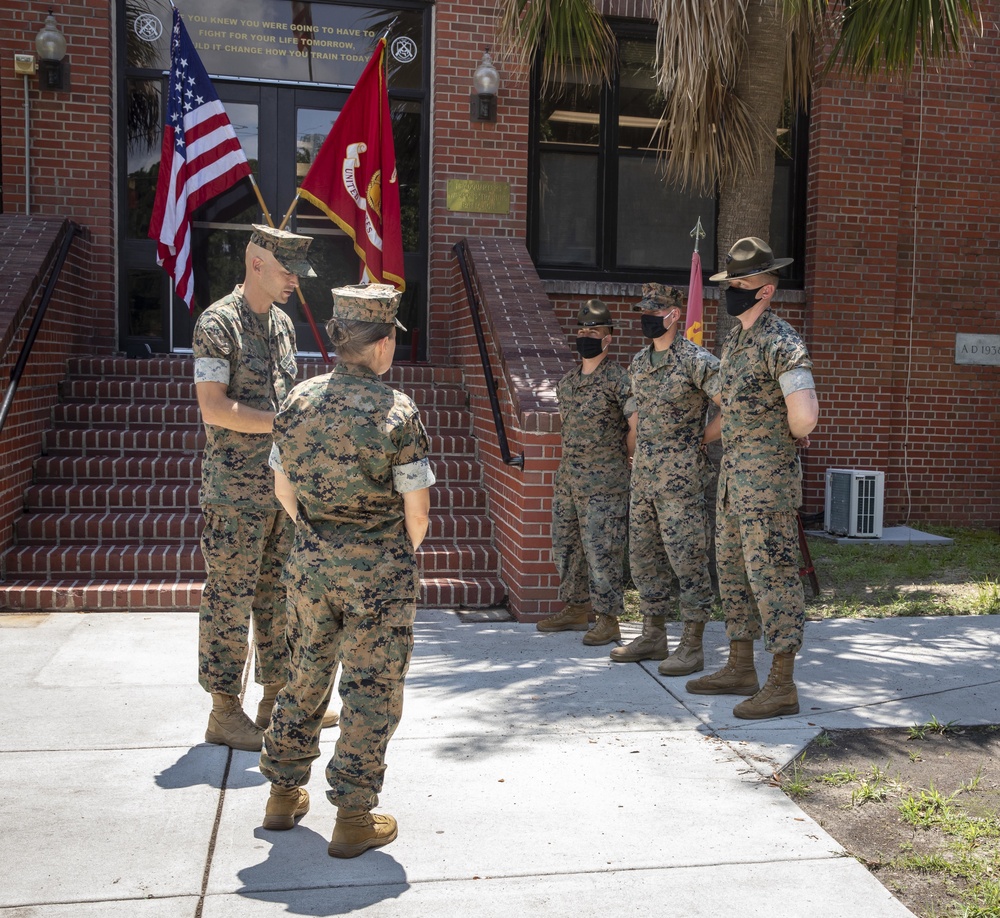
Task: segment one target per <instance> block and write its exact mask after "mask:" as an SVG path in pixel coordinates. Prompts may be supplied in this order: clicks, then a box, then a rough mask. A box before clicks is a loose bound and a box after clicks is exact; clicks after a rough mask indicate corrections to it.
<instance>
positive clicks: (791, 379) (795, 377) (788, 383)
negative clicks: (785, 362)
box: [778, 367, 816, 398]
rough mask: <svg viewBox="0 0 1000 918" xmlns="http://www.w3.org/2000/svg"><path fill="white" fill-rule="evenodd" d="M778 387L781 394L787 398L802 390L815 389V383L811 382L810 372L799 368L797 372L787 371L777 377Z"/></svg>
mask: <svg viewBox="0 0 1000 918" xmlns="http://www.w3.org/2000/svg"><path fill="white" fill-rule="evenodd" d="M778 385H780V386H781V394H782V395H783V396H784V397H785V398H788V396H789V395H791V394H792V393H793V392H799V391H800V390H802V389H815V388H816V383H815V381H814V380H813V375H812V370H809V369H806V368H805V367H799V368H798V369H797V370H789V371H788V372H787V373H782V374H781V375H780V376H779V377H778Z"/></svg>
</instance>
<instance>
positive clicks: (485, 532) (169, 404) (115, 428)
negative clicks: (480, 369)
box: [0, 356, 505, 612]
mask: <svg viewBox="0 0 1000 918" xmlns="http://www.w3.org/2000/svg"><path fill="white" fill-rule="evenodd" d="M324 371H325V367H324V366H323V365H322V364H321V363H319V362H318V361H303V362H302V364H301V366H300V378H302V377H304V376H312V375H315V374H318V373H322V372H324ZM191 379H192V360H191V359H190V358H184V357H176V356H175V357H162V358H161V357H157V358H151V359H146V360H129V359H125V358H120V357H119V358H108V357H105V358H77V359H73V360H71V361H70V362H69V375H68V378H67V379H66V380H65V381H64V383H63V384H62V392H61V398H60V401H59V403H58V404H57V405H56V406H55V408H54V409H53V412H52V426H51V428H50V429H49V430H47V431H46V433H45V437H44V446H43V455H42V456H41V457H39V459H38V460H37V461H36V462H35V466H34V470H35V471H34V483H33V484H32V485H31V486H30V487H29V488H28V489H27V491H26V492H25V495H24V506H25V513H24V515H23V516H22V517H21V518H20V519H19V520H18V522H17V525H16V530H15V545H14V547H13V548H12V549H10V550H9V551H8V552H7V553H6V555H5V556H4V557H3V559H2V561H3V564H2V574H3V581H2V582H0V610H5V611H24V612H36V611H53V610H61V611H75V610H81V611H82V610H85V609H86V610H100V611H113V610H119V611H124V610H128V611H135V612H142V611H172V610H183V609H196V608H197V607H198V603H199V601H200V599H201V589H202V582H203V579H204V563H203V561H202V557H201V550H200V547H199V542H198V540H199V538H200V535H201V513H200V510H199V508H198V489H199V486H200V481H201V450H202V447H203V445H204V433H203V432H202V429H201V419H200V415H199V412H198V406H197V402H196V400H195V393H194V384H193V383H192V382H191ZM386 380H387V381H388V382H389V383H390V384H391V385H393V386H396V387H397V388H400V389H402V390H403V391H405V392H407V393H408V394H409V395H410V396H411V397H412V398H413V399H414V400H415V401H416V403H417V405H418V406H419V407H420V412H421V417H422V418H423V421H424V425H425V426H426V428H427V433H428V435H429V436H430V441H431V455H432V461H433V464H434V472H435V474H436V476H437V479H438V480H437V484H436V485H435V486H434V487H433V488H432V489H431V520H430V530H429V532H428V536H427V539H426V541H425V542H424V543H423V545H422V546H421V548H420V552H419V555H418V560H419V564H420V570H421V577H422V590H421V597H420V602H421V605H423V606H428V607H440V608H483V607H489V606H495V605H499V604H500V603H502V602H503V600H504V596H505V591H504V587H503V585H502V584H501V582H500V580H499V577H498V570H499V557H498V554H497V552H496V550H495V549H494V547H493V544H492V526H491V523H490V520H489V517H488V516H487V512H486V497H487V495H486V490H485V489H484V488H483V486H482V474H481V470H480V466H479V464H478V462H477V459H476V446H475V440H474V438H473V437H472V436H471V430H472V420H471V415H470V414H469V412H468V410H467V408H466V402H467V398H466V393H465V390H464V388H463V381H462V377H461V373H460V371H459V370H457V369H454V368H449V367H429V366H416V365H400V366H395V367H393V369H392V370H391V371H390V372H389V374H388V375H387V377H386Z"/></svg>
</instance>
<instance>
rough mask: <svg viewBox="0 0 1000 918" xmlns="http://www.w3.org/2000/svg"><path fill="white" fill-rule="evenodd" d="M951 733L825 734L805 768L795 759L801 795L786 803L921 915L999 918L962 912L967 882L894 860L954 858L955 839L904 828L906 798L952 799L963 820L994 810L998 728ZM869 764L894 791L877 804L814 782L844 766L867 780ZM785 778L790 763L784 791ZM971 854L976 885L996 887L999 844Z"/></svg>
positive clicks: (998, 783) (849, 789)
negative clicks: (977, 869) (932, 793)
mask: <svg viewBox="0 0 1000 918" xmlns="http://www.w3.org/2000/svg"><path fill="white" fill-rule="evenodd" d="M952 729H954V728H952ZM952 729H949V730H947V731H946V732H944V733H940V732H928V733H927V734H926V735H925V736H924V738H923V739H915V738H910V737H909V735H908V732H907V731H906V730H835V731H830V733H829V734H827V736H828V737H829V739H830V740H832V745H825V746H824V745H820V744H817V743H816V742H814V743H813V744H812V745H810V746H809V748H808V749H807V750H806V754H805V759H804V761H800V760H796V761H797V762H799V764H798V768H797V777H798V779H799V780H800V781H806V782H808V785H809V793H808V794H806V795H804V796H796V797H795V800H796V802H797V803H798V805H799V806H800V807H801V808H802V809H803V810H805V811H806V813H808V814H809V815H810V816H812V817H813V819H815V820H816V821H817V822H818V823H819V824H820V825H822V826H823V828H824V829H825V830H826V831H827V832H828V833H829V834H830V835H832V836H833V837H834V838H835V839H836V840H837V841H838V842H840V844H841V845H842V846H843V847H844V848H845V849H846V850H847V851H848V853H849V854H851V855H853V856H854V857H856V858H858V860H860V861H861V863H863V864H864V865H865V866H866V867H868V869H869V870H871V871H872V873H873V875H874V876H875V877H876V878H877V879H878V880H879V881H880V882H881V883H882V884H883V885H884V886H885V887H886V888H887V889H888V890H889V891H890V892H892V893H893V895H895V896H896V897H897V898H898V899H899V900H900V901H901V902H902V903H903V904H904V905H906V907H907V908H909V909H910V910H911V911H912V912H914V913H915V914H916V915H919V916H921V918H944V916H961V915H963V914H974V915H976V916H980V915H983V916H985V915H994V916H998V918H1000V903H998V904H997V906H996V909H995V910H994V906H993V905H992V904H991V903H985V908H983V907H982V906H983V903H980V904H979V905H976V904H975V903H971V905H972V906H973V907H970V901H969V899H968V898H967V897H968V895H969V884H968V882H967V881H966V880H965V879H963V878H962V877H960V876H954V875H952V873H953V871H951V870H948V869H940V868H939V869H932V870H922V869H917V868H915V867H913V866H909V865H901V864H900V863H899V862H900V861H901V860H903V859H906V858H914V857H918V858H919V857H927V858H929V857H933V856H935V855H937V856H939V857H941V858H943V859H944V861H945V862H947V863H948V864H954V863H956V861H957V860H958V858H957V857H956V855H955V850H954V844H955V841H956V839H955V837H954V836H948V835H946V834H945V833H944V832H942V831H941V830H940V829H939V828H937V827H934V826H932V827H929V828H915V827H914V826H912V825H910V824H909V823H907V822H906V821H904V819H903V818H902V816H901V815H900V812H899V808H898V807H899V803H900V801H901V800H902V799H903V798H905V797H906V796H907V795H909V794H914V795H919V792H920V791H921V790H931V789H932V788H933V789H936V790H937V792H938V793H940V794H941V795H942V796H943V797H945V798H947V797H949V796H951V795H952V794H955V795H956V796H955V797H954V798H953V804H954V805H955V806H956V807H957V808H959V809H960V810H961V811H962V812H964V813H966V814H967V815H969V816H994V817H995V816H996V815H997V814H998V813H1000V728H998V727H985V728H981V727H967V728H957V729H956V730H955V732H952ZM821 742H823V740H822V738H821ZM873 767H877V768H879V769H882V770H883V771H884V772H885V773H886V774H887V775H888V777H889V778H890V779H891V781H894V782H898V785H899V787H895V786H893V788H892V790H891V791H890V793H889V796H888V797H887V799H886V800H885V801H883V802H868V803H863V804H858V803H857V802H852V793H853V792H855V791H856V790H857V789H858V788H859V782H858V781H852V782H850V783H847V784H844V785H842V786H833V785H830V784H828V783H824V782H823V781H821V780H820V778H821V776H823V775H830V774H832V773H834V772H837V771H841V770H849V769H854V770H856V771H857V772H859V773H860V775H861V777H862V778H864V777H866V776H870V775H871V773H872V769H873ZM792 778H793V768H792V766H791V765H789V766H788V767H787V768H786V769H785V771H784V774H783V784H784V785H786V787H787V785H788V783H789V781H790V780H791V779H792ZM973 854H974V857H975V858H976V859H977V861H979V862H982V863H983V864H984V865H985V867H984V870H985V874H983V875H981V878H982V876H985V877H986V878H987V879H989V878H990V877H991V878H992V882H993V883H994V884H996V883H1000V840H998V839H995V838H994V839H989V840H986V841H981V842H979V844H978V845H977V846H976V848H975V850H974V852H973ZM994 889H995V887H994ZM963 897H965V898H963ZM967 909H968V910H967Z"/></svg>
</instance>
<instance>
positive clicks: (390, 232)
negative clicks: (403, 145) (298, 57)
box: [289, 38, 406, 290]
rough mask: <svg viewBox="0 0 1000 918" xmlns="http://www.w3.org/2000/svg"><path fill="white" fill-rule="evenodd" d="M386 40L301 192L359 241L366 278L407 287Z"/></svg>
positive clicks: (341, 115) (318, 157)
mask: <svg viewBox="0 0 1000 918" xmlns="http://www.w3.org/2000/svg"><path fill="white" fill-rule="evenodd" d="M385 44H386V39H385V38H381V39H379V42H378V45H377V46H376V48H375V53H374V54H373V55H372V59H371V60H370V61H369V62H368V66H366V67H365V70H364V73H362V74H361V79H360V80H358V84H357V85H356V86H355V87H354V89H353V90H352V92H351V94H350V96H348V98H347V102H346V103H344V108H343V109H342V111H341V112H340V114H339V115H338V116H337V120H336V121H334V123H333V127H332V128H331V129H330V133H329V135H327V138H326V140H324V141H323V146H322V147H320V150H319V153H317V154H316V159H315V161H314V162H313V164H312V165H311V166H310V167H309V172H308V173H307V174H306V177H305V178H304V179H303V180H302V185H301V186H300V187H299V192H298V196H299V197H302V198H305V199H306V200H307V201H310V202H311V203H313V204H315V205H316V206H317V207H318V208H319V209H320V210H322V211H323V213H325V214H326V215H327V216H328V217H329V218H330V219H331V220H333V222H334V223H336V224H337V226H339V227H340V228H341V229H342V230H343V231H344V232H345V233H347V235H348V236H350V237H351V239H353V240H354V251H355V252H357V253H358V255H359V256H360V258H361V262H362V264H363V265H364V270H363V271H362V279H367V280H370V281H371V282H372V283H376V284H394V285H395V286H396V287H398V288H399V289H400V290H405V289H406V281H405V278H404V269H403V234H402V229H401V228H400V225H399V182H398V180H397V178H396V151H395V148H394V147H393V143H392V120H391V118H390V116H389V92H388V89H387V87H386V80H385V66H384V62H385ZM290 211H291V208H289V212H290Z"/></svg>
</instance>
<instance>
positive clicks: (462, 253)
mask: <svg viewBox="0 0 1000 918" xmlns="http://www.w3.org/2000/svg"><path fill="white" fill-rule="evenodd" d="M452 251H453V252H454V253H455V257H456V258H457V259H458V267H459V270H460V271H461V272H462V280H463V281H464V282H465V296H466V299H468V301H469V311H470V312H471V313H472V327H473V328H474V329H475V331H476V343H477V344H478V345H479V359H480V360H481V361H482V364H483V376H484V377H485V378H486V391H487V393H488V394H489V397H490V408H491V409H492V410H493V423H494V424H495V425H496V429H497V441H498V443H499V445H500V458H501V459H503V461H504V464H505V465H513V466H515V467H517V468H519V469H523V468H524V454H523V453H522V454H521V455H518V456H513V455H511V452H510V446H509V444H508V443H507V429H506V428H505V427H504V423H503V415H502V414H501V413H500V400H499V399H498V398H497V384H496V380H495V379H494V378H493V369H492V368H491V367H490V357H489V354H488V353H487V352H486V338H485V337H484V336H483V323H482V321H481V320H480V318H479V299H478V298H477V297H476V291H475V289H474V288H473V286H472V277H471V276H470V275H469V263H468V256H467V254H466V248H465V240H464V239H463V240H462V241H461V242H456V243H455V245H454V246H453V247H452Z"/></svg>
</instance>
